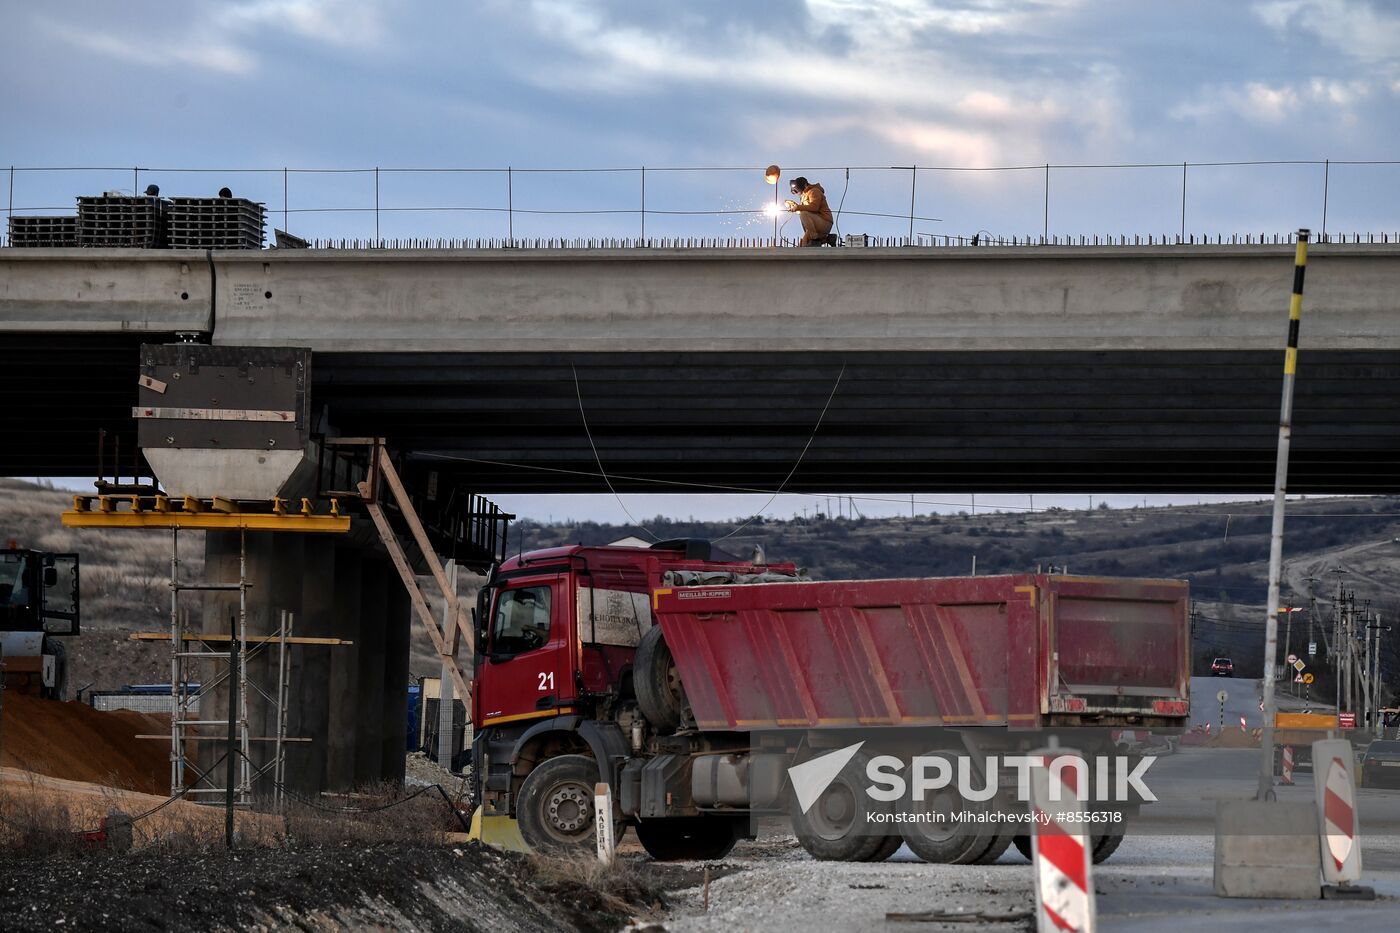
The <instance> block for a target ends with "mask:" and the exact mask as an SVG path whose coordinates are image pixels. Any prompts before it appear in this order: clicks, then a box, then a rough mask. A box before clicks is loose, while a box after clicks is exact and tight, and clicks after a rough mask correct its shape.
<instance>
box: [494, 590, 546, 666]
mask: <svg viewBox="0 0 1400 933" xmlns="http://www.w3.org/2000/svg"><path fill="white" fill-rule="evenodd" d="M549 618H550V588H549V587H547V586H527V587H521V588H520V589H518V590H505V591H504V592H502V593H501V594H500V596H499V597H498V598H497V600H496V614H495V616H494V617H493V618H492V621H491V652H492V653H493V654H498V655H500V654H504V655H513V654H523V653H524V652H526V651H534V650H535V649H536V648H541V647H543V646H544V645H545V644H546V643H547V642H548V641H549Z"/></svg>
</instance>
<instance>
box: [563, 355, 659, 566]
mask: <svg viewBox="0 0 1400 933" xmlns="http://www.w3.org/2000/svg"><path fill="white" fill-rule="evenodd" d="M569 369H570V370H572V371H573V374H574V397H575V398H577V399H578V416H579V418H581V419H583V433H584V434H586V435H588V446H589V447H590V448H592V450H593V462H594V463H596V464H598V473H599V474H601V475H602V477H603V482H605V483H607V484H608V491H609V492H611V493H612V494H613V498H614V499H616V500H617V504H618V505H619V506H620V507H621V508H622V511H623V512H624V513H625V514H626V515H627V518H628V519H629V520H630V521H631V522H632V524H633V526H634V527H637V528H640V529H641V530H642V531H645V532H646V533H647V535H648V536H649V537H650V538H651V540H653V541H660V540H661V539H660V538H658V537H657V536H656V534H655V533H654V532H653V531H652V530H651V529H650V528H648V527H647V526H646V525H643V524H642V523H641V522H639V521H637V519H636V517H635V516H633V514H632V512H631V511H630V510H629V509H628V508H627V503H625V502H623V501H622V497H621V496H619V495H618V494H617V490H616V489H614V488H613V484H612V480H611V479H609V478H608V471H607V470H605V469H603V458H602V457H599V456H598V445H597V444H595V443H593V431H592V430H591V429H590V428H589V427H588V413H587V412H585V411H584V410H583V391H582V390H581V389H580V388H579V385H578V367H577V366H574V365H573V364H570V365H569Z"/></svg>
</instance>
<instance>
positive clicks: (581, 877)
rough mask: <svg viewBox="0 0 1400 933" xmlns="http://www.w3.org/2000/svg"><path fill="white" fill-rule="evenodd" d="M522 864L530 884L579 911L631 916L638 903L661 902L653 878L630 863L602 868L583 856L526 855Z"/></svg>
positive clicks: (618, 861)
mask: <svg viewBox="0 0 1400 933" xmlns="http://www.w3.org/2000/svg"><path fill="white" fill-rule="evenodd" d="M526 864H527V865H528V874H527V878H526V880H528V881H529V882H530V883H531V884H532V885H536V886H538V887H540V888H542V889H544V890H546V891H551V892H555V893H558V894H562V895H566V896H569V897H571V898H572V899H573V900H574V901H575V903H576V904H577V906H578V907H580V908H581V909H583V910H587V911H593V912H599V913H610V914H622V915H625V914H631V913H635V910H636V906H637V905H639V904H649V905H652V906H653V907H654V908H660V906H661V905H662V904H663V903H664V898H663V896H662V892H661V890H660V889H659V888H658V887H657V885H656V881H655V879H654V878H652V877H651V876H649V875H647V874H644V873H643V872H642V871H639V870H638V868H637V865H638V863H636V862H633V861H628V860H625V859H614V860H613V863H612V864H611V865H604V864H603V863H602V862H600V861H598V859H596V858H592V857H587V856H585V857H581V858H580V857H574V858H559V857H555V856H547V855H530V856H529V858H528V862H527V863H526Z"/></svg>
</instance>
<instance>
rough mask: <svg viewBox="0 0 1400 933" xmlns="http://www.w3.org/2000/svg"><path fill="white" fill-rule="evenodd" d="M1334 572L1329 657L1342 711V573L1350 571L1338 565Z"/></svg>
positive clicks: (1337, 704)
mask: <svg viewBox="0 0 1400 933" xmlns="http://www.w3.org/2000/svg"><path fill="white" fill-rule="evenodd" d="M1332 573H1335V574H1336V575H1337V598H1336V599H1335V600H1334V601H1333V603H1332V644H1331V645H1330V646H1329V647H1328V649H1327V654H1328V659H1329V660H1330V661H1331V662H1332V679H1333V680H1334V681H1335V683H1334V684H1333V686H1334V687H1335V688H1336V690H1335V692H1336V708H1337V712H1338V713H1341V711H1342V654H1343V651H1344V649H1343V648H1342V574H1345V573H1350V571H1349V570H1347V569H1346V568H1345V567H1342V566H1341V565H1338V566H1336V567H1333V568H1332Z"/></svg>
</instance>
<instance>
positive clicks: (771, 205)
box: [763, 201, 783, 217]
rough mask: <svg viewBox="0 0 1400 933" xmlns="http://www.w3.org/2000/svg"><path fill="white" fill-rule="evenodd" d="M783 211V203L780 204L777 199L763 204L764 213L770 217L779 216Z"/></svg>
mask: <svg viewBox="0 0 1400 933" xmlns="http://www.w3.org/2000/svg"><path fill="white" fill-rule="evenodd" d="M782 212H783V208H782V205H780V204H778V202H777V201H770V202H768V203H767V204H765V205H763V213H765V214H767V215H768V216H769V217H777V216H778V215H779V214H781V213H782Z"/></svg>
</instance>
